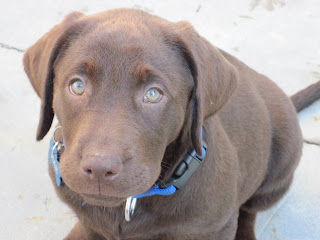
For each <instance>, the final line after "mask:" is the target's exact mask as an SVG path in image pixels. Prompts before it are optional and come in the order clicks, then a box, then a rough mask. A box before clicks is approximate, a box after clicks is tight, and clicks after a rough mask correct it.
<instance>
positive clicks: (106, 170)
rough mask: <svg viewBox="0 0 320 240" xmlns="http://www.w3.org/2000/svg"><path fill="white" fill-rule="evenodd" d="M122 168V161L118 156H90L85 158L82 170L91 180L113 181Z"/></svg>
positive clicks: (82, 162)
mask: <svg viewBox="0 0 320 240" xmlns="http://www.w3.org/2000/svg"><path fill="white" fill-rule="evenodd" d="M121 168H122V163H121V161H120V159H119V158H118V157H116V156H101V155H90V156H84V157H83V158H82V161H81V169H82V172H83V174H84V175H85V176H87V177H89V178H90V179H91V180H96V179H97V178H99V179H100V180H102V181H103V180H113V179H114V178H116V176H117V175H118V174H119V172H120V171H121Z"/></svg>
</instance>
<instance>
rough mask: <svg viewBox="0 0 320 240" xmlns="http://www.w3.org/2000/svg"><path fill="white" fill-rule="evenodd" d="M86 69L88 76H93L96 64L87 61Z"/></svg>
mask: <svg viewBox="0 0 320 240" xmlns="http://www.w3.org/2000/svg"><path fill="white" fill-rule="evenodd" d="M85 70H86V73H87V74H88V76H92V75H93V74H94V72H95V67H94V64H93V63H92V62H86V63H85Z"/></svg>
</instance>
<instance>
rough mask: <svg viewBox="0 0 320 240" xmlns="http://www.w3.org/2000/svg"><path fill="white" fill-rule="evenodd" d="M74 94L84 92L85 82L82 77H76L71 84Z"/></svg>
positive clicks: (70, 87)
mask: <svg viewBox="0 0 320 240" xmlns="http://www.w3.org/2000/svg"><path fill="white" fill-rule="evenodd" d="M69 89H70V92H71V93H72V94H73V95H82V94H83V93H84V84H83V82H82V81H81V80H80V79H75V80H74V81H73V82H72V83H71V84H70V86H69Z"/></svg>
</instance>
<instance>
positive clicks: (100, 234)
mask: <svg viewBox="0 0 320 240" xmlns="http://www.w3.org/2000/svg"><path fill="white" fill-rule="evenodd" d="M24 66H25V70H26V72H27V74H28V77H29V78H30V81H31V83H32V86H33V87H34V89H35V91H36V92H37V94H38V95H39V96H40V98H41V99H42V105H41V119H40V123H39V127H38V133H37V139H38V140H41V139H42V138H43V137H44V136H45V135H46V133H47V132H48V130H49V129H50V127H51V124H52V119H53V116H54V114H56V116H57V118H58V121H59V125H61V126H62V133H61V132H59V133H61V135H60V139H61V140H62V139H63V141H64V143H65V150H64V152H63V153H62V155H61V158H60V169H61V173H62V178H63V184H62V186H61V187H57V186H56V190H57V193H58V194H59V196H60V197H61V199H62V200H63V201H64V202H66V203H67V204H68V205H69V206H70V207H71V208H72V209H73V210H74V212H75V213H76V214H77V216H78V218H79V222H78V223H77V224H76V225H75V227H74V228H73V230H72V231H71V232H70V233H69V235H68V236H67V237H66V238H65V239H70V240H71V239H87V240H89V239H94V240H98V239H108V240H122V239H128V240H129V239H132V240H151V239H153V240H212V239H216V240H219V239H221V240H228V239H229V240H231V239H235V238H236V239H237V240H241V239H243V240H244V239H245V240H250V239H255V236H254V222H255V216H256V213H257V212H258V211H260V210H264V209H267V208H269V207H270V206H272V205H273V204H275V203H276V202H277V201H278V200H279V199H280V198H281V197H282V196H283V194H284V193H285V192H286V191H287V190H288V188H289V186H290V183H291V181H292V177H293V173H294V170H295V168H296V166H297V164H298V161H299V159H300V155H301V148H302V137H301V132H300V128H299V124H298V121H297V117H296V112H295V109H294V106H293V104H292V103H291V101H290V99H289V98H288V97H287V96H286V95H285V94H284V93H283V92H282V91H281V90H280V89H279V88H278V87H277V86H276V85H275V84H274V83H273V82H272V81H270V80H269V79H268V78H266V77H265V76H263V75H260V74H258V73H256V72H255V71H253V70H252V69H250V68H249V67H247V66H246V65H245V64H243V63H242V62H240V61H239V60H237V59H236V58H234V57H232V56H230V55H229V54H227V53H225V52H224V51H222V50H219V49H217V48H215V47H213V46H212V45H211V44H210V43H209V42H207V41H206V40H205V39H204V38H202V37H201V36H199V35H198V34H197V32H196V31H195V30H194V29H193V28H192V27H191V26H190V24H188V23H186V22H179V23H171V22H168V21H166V20H163V19H161V18H159V17H156V16H152V15H150V14H148V13H145V12H143V11H138V10H130V9H120V10H113V11H108V12H103V13H99V14H96V15H92V16H85V15H83V14H81V13H71V14H70V15H68V16H67V17H66V18H65V19H64V21H63V22H62V23H61V24H59V25H57V26H56V27H54V28H53V29H52V30H51V31H50V32H49V33H47V34H46V35H44V36H43V37H42V38H41V39H40V40H39V41H38V42H37V43H36V44H35V45H33V46H32V47H30V48H29V49H28V51H27V53H26V54H25V56H24ZM75 77H76V78H80V79H82V80H83V81H84V82H85V94H84V95H82V96H75V95H72V94H70V92H69V84H70V80H72V79H73V78H75ZM151 87H157V88H160V89H161V90H162V91H163V98H162V99H161V101H159V102H158V103H155V104H150V103H145V102H143V96H144V94H145V93H146V91H148V89H150V88H151ZM309 98H310V96H309ZM299 101H300V100H299ZM301 101H302V100H301ZM303 101H304V100H303ZM202 126H203V128H204V140H205V141H206V143H207V145H208V151H207V155H206V158H205V161H204V163H203V164H202V165H201V167H200V168H199V169H198V170H197V171H196V173H195V174H194V175H193V176H192V178H191V179H190V180H189V182H188V183H187V185H186V186H185V187H184V188H183V189H181V190H179V191H177V192H176V193H175V194H173V195H170V196H153V197H146V198H142V199H139V200H138V206H137V209H136V213H135V215H134V217H133V219H132V220H131V222H126V221H125V219H124V205H123V204H124V201H125V199H126V198H127V197H129V196H131V195H135V194H138V193H141V192H144V191H146V190H147V189H149V188H150V187H151V186H153V185H154V183H159V182H161V181H165V180H166V179H168V178H169V177H170V176H171V174H172V173H173V171H174V169H175V167H176V166H177V164H178V163H179V161H180V160H181V158H182V157H183V156H184V154H185V153H186V151H187V149H188V148H189V147H191V146H193V147H194V148H195V149H196V151H197V152H198V153H199V154H201V151H202V149H201V138H200V131H201V127H202ZM49 172H50V175H51V177H52V179H53V182H54V184H55V178H54V173H53V171H52V168H51V167H50V169H49ZM83 201H86V202H87V203H88V205H87V206H85V207H83V206H81V203H82V202H83Z"/></svg>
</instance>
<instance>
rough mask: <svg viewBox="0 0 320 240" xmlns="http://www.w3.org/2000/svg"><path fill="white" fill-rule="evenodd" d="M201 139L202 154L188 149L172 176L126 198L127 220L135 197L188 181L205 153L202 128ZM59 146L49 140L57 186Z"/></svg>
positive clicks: (160, 192)
mask: <svg viewBox="0 0 320 240" xmlns="http://www.w3.org/2000/svg"><path fill="white" fill-rule="evenodd" d="M201 139H202V156H199V155H198V154H197V153H196V151H195V149H192V150H191V151H188V152H187V153H186V155H185V156H184V158H183V159H182V160H181V162H180V163H179V165H178V167H177V168H176V169H175V171H174V173H173V174H172V176H171V177H170V178H169V179H168V180H167V181H166V182H164V183H161V184H159V185H156V186H155V187H152V188H150V189H149V190H148V191H146V192H144V193H140V194H137V195H135V196H132V197H129V198H128V200H127V204H126V205H127V206H126V220H127V221H130V219H131V216H132V215H133V213H134V209H135V203H136V201H137V199H139V198H143V197H149V196H154V195H163V196H168V195H171V194H173V193H175V192H176V191H177V190H178V189H181V188H182V187H183V186H184V185H185V184H186V183H187V182H188V180H189V179H190V177H191V176H192V175H193V173H194V172H195V171H196V170H197V169H198V168H199V167H200V165H201V163H202V162H203V160H204V158H205V155H206V151H207V145H206V143H205V142H204V141H203V136H202V129H201ZM61 146H63V143H62V142H56V141H54V140H53V139H52V140H50V149H49V160H50V163H51V165H52V167H53V171H54V173H55V176H56V182H57V185H58V187H60V185H61V183H62V178H61V173H60V162H59V149H60V147H61ZM128 201H129V202H128ZM82 205H83V206H85V205H86V203H85V202H83V203H82ZM127 208H128V209H127Z"/></svg>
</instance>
